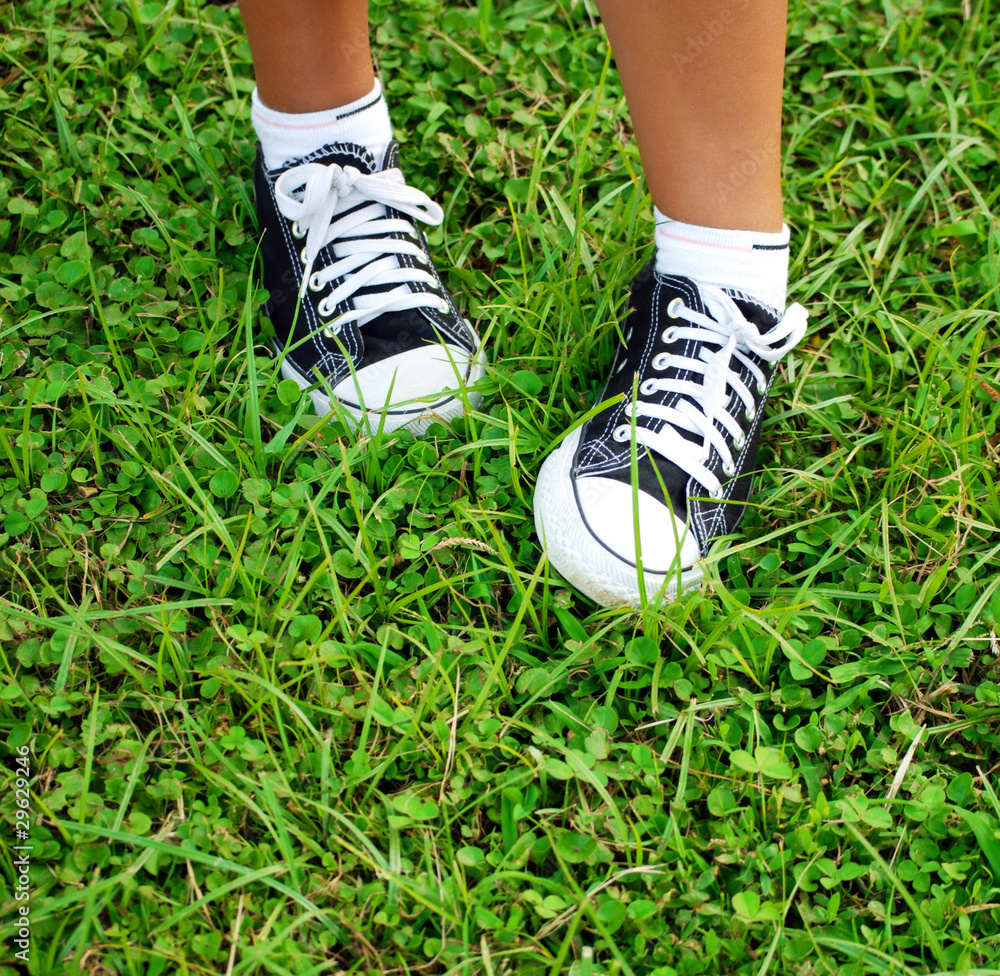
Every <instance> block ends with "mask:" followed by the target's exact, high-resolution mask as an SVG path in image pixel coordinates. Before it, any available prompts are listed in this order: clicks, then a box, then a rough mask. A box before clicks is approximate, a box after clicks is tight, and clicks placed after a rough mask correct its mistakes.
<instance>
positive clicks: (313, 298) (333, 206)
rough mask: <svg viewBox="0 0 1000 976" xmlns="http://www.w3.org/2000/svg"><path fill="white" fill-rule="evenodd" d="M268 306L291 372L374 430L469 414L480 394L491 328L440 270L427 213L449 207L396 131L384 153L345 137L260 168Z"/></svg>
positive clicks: (432, 217)
mask: <svg viewBox="0 0 1000 976" xmlns="http://www.w3.org/2000/svg"><path fill="white" fill-rule="evenodd" d="M254 192H255V196H256V200H257V213H258V216H259V220H260V228H261V230H262V231H263V237H262V240H261V254H262V258H263V264H264V287H265V288H266V289H267V291H268V293H269V296H270V297H269V300H268V302H267V306H266V314H267V315H268V317H269V318H270V320H271V322H272V323H273V325H274V331H275V338H274V345H275V349H276V350H277V352H278V354H279V356H280V357H281V371H282V373H283V374H284V375H285V376H286V377H288V378H290V379H293V380H295V381H296V382H297V383H298V384H299V385H300V386H301V387H302V388H303V389H307V390H309V391H310V395H311V397H312V400H313V404H314V406H315V408H316V411H317V412H318V413H320V414H325V413H327V412H329V411H330V410H331V409H332V404H333V402H334V401H337V402H339V403H340V404H342V405H343V407H344V408H345V410H346V412H347V413H348V415H349V416H350V417H352V418H353V419H354V421H355V423H357V424H367V425H368V427H369V429H370V430H376V429H378V427H379V426H380V425H381V427H382V429H383V430H395V429H396V428H399V427H408V428H410V429H411V430H413V431H414V432H415V433H421V432H423V431H424V430H426V428H427V427H428V425H429V424H430V423H432V422H433V421H434V420H449V419H451V418H453V417H456V416H458V415H460V414H461V413H462V412H463V411H464V410H465V408H466V405H470V406H475V405H476V403H477V402H478V399H479V397H478V396H477V394H476V393H475V392H474V391H473V390H471V389H469V387H470V386H471V385H472V384H473V383H475V381H476V380H477V379H479V378H480V377H481V376H482V375H483V372H484V365H485V360H484V357H483V354H482V352H481V350H480V349H479V339H478V337H477V335H476V333H475V332H474V331H473V329H472V327H471V326H470V325H469V323H468V322H466V321H465V320H464V319H463V318H462V316H461V314H460V313H459V311H458V309H457V308H456V307H455V303H454V301H453V299H452V297H451V295H450V294H449V293H448V290H447V289H446V288H445V286H444V284H443V283H442V281H441V278H440V277H439V276H438V273H437V271H436V270H435V268H434V265H433V264H432V263H431V259H430V256H429V255H428V253H427V242H426V241H425V239H424V236H423V234H422V233H421V232H420V230H419V229H418V227H417V221H420V222H423V223H428V224H439V223H441V221H442V219H443V216H444V214H443V211H442V210H441V208H440V207H439V206H438V205H437V204H436V203H434V201H433V200H431V199H430V198H429V197H428V196H427V195H426V194H424V193H421V192H420V191H419V190H417V189H415V188H414V187H411V186H407V184H406V181H405V179H404V178H403V174H402V172H401V171H400V169H399V163H398V157H397V147H396V143H395V142H392V143H390V145H389V148H388V149H387V150H386V154H385V157H384V159H382V160H380V161H376V160H375V159H374V157H373V156H372V155H371V153H370V152H369V151H368V150H367V149H365V148H363V147H361V146H356V145H350V144H346V143H345V144H334V145H330V146H325V147H324V148H322V149H320V150H318V151H316V152H314V153H311V154H310V155H309V156H305V157H303V158H302V159H299V160H296V161H294V162H293V163H290V164H288V165H286V166H284V167H282V168H280V169H275V170H268V169H267V168H266V167H265V165H264V161H263V156H262V154H261V153H260V152H258V154H257V163H256V167H255V173H254Z"/></svg>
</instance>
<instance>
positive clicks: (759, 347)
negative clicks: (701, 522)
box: [614, 288, 809, 499]
mask: <svg viewBox="0 0 1000 976" xmlns="http://www.w3.org/2000/svg"><path fill="white" fill-rule="evenodd" d="M703 295H704V296H705V298H706V305H707V306H708V308H709V310H710V311H711V312H713V314H714V316H715V317H714V318H713V317H712V316H710V315H706V314H704V313H702V312H696V311H694V310H693V309H690V308H688V307H687V306H686V305H685V304H684V302H683V301H682V299H680V298H675V299H674V300H673V301H672V302H671V303H670V305H669V306H668V309H667V315H668V316H669V317H670V318H672V319H683V321H682V324H678V325H672V326H670V327H669V328H667V329H666V330H665V331H664V333H663V336H662V338H663V341H664V342H665V343H667V344H670V343H672V342H676V341H678V340H681V339H690V340H693V341H695V342H698V343H702V345H701V346H700V347H699V356H700V358H699V359H692V358H690V357H687V356H681V355H676V354H668V353H660V354H658V355H656V356H654V357H653V359H652V367H653V369H655V370H656V371H657V372H664V371H666V370H670V371H671V372H673V373H675V374H676V372H677V371H680V370H688V371H690V372H692V373H696V374H697V373H700V374H701V375H702V381H701V382H700V383H699V382H696V381H694V380H682V379H679V378H677V377H676V375H675V376H672V377H668V376H664V377H650V378H648V379H646V380H643V381H642V383H640V384H639V393H640V395H641V396H644V397H650V396H653V395H654V394H656V393H674V394H681V395H682V396H681V397H680V398H679V399H677V401H676V402H675V403H674V404H673V405H670V406H667V405H664V404H662V403H649V402H646V401H643V400H642V399H637V400H636V401H635V402H634V403H633V404H631V406H627V407H626V415H627V416H631V417H634V418H635V419H636V421H638V419H639V418H640V417H648V418H650V419H653V420H663V421H666V423H665V424H664V425H663V426H662V427H661V429H660V430H658V431H654V430H651V429H650V428H648V427H645V426H640V425H639V424H638V423H636V425H635V439H636V443H637V444H641V445H642V446H644V447H647V448H649V449H650V450H652V451H655V452H656V453H657V454H660V455H662V456H663V457H666V458H669V459H670V460H671V461H673V462H674V464H676V465H677V466H678V467H679V468H680V469H681V470H682V471H685V472H686V473H687V474H689V475H690V476H691V477H693V478H695V479H696V480H697V481H698V482H699V483H700V484H702V485H704V487H705V488H706V489H707V490H708V493H709V495H711V497H712V498H716V499H718V498H721V497H722V482H721V481H720V480H719V478H718V477H717V476H716V475H715V474H714V473H713V472H712V471H711V470H710V469H709V468H708V467H706V464H707V462H708V460H709V458H710V456H711V450H712V448H713V447H714V448H715V450H716V451H717V452H718V454H719V456H720V457H721V458H722V471H723V473H724V474H725V475H726V476H732V475H734V474H735V473H736V464H735V458H734V456H733V452H732V450H731V449H730V445H729V444H727V442H726V439H725V436H724V434H725V433H728V434H729V436H730V438H731V439H732V448H733V449H735V450H736V452H737V454H738V453H739V452H740V451H741V450H742V449H743V447H744V446H745V443H746V439H745V436H744V434H743V430H742V428H741V426H740V423H739V421H737V420H736V418H735V417H734V416H733V415H732V414H731V413H730V412H729V410H727V409H726V403H727V400H728V399H729V398H728V396H727V394H726V388H727V387H731V388H732V390H733V391H734V392H735V393H736V397H737V401H738V402H740V403H742V404H743V407H744V410H745V411H746V418H747V420H748V421H749V422H753V420H754V419H755V417H756V409H755V407H754V401H753V394H752V393H751V391H750V389H749V387H747V385H746V384H745V383H744V382H743V380H742V379H741V378H740V376H739V374H738V373H737V372H736V370H735V369H734V368H733V358H734V357H735V359H736V360H738V362H739V363H741V364H742V365H743V366H745V367H746V368H747V369H748V370H749V372H750V375H751V376H753V378H754V380H755V381H756V385H757V392H758V394H760V395H763V394H764V393H765V392H766V390H767V380H766V377H765V376H764V373H763V371H762V370H761V369H760V368H759V367H758V366H757V364H756V363H755V362H754V361H753V360H752V359H751V358H750V357H749V355H748V353H751V352H752V353H754V354H755V355H757V356H759V357H760V358H761V359H763V360H764V361H765V362H769V363H775V362H777V361H778V360H780V359H781V358H782V357H783V356H784V355H785V354H786V353H787V352H789V351H790V350H792V349H794V348H795V346H797V345H798V343H799V342H800V341H801V340H802V337H803V336H804V335H805V331H806V319H807V318H808V316H809V313H808V312H807V311H806V310H805V308H803V307H802V306H801V305H799V304H797V303H796V304H794V305H790V306H789V307H788V310H787V311H786V312H785V315H784V317H783V318H782V319H781V321H780V322H778V324H777V325H775V326H774V327H773V328H771V329H769V330H768V331H767V333H766V334H761V332H760V330H759V329H758V328H757V326H756V325H754V324H753V323H752V322H749V321H748V320H747V319H746V317H745V316H744V315H743V313H742V312H741V311H740V310H739V308H738V307H737V305H736V303H735V302H734V301H733V300H732V299H731V298H730V297H729V296H728V295H726V294H725V293H724V292H723V291H721V289H707V288H705V289H703ZM704 343H711V344H712V345H716V346H720V347H721V348H719V349H718V350H716V351H712V350H710V349H708V348H706V347H705V345H704ZM688 398H690V399H688ZM733 406H735V404H734V405H733ZM730 409H732V408H730ZM681 430H686V431H688V432H690V433H693V434H695V435H696V437H697V438H698V439H697V440H690V439H688V438H687V437H684V436H683V435H682V434H681V433H680V431H681ZM614 437H615V439H616V440H618V441H627V440H630V439H631V437H632V425H631V424H622V425H621V426H619V427H617V428H616V429H615V431H614Z"/></svg>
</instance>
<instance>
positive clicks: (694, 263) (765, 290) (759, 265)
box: [653, 207, 791, 314]
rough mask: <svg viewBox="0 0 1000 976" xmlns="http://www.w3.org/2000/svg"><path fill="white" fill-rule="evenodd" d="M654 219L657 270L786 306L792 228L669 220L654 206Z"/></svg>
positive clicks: (775, 307)
mask: <svg viewBox="0 0 1000 976" xmlns="http://www.w3.org/2000/svg"><path fill="white" fill-rule="evenodd" d="M653 214H654V216H655V219H656V270H657V271H659V272H660V273H662V274H673V275H681V276H682V277H685V278H691V279H692V280H694V281H697V282H700V283H703V284H709V285H715V286H717V287H720V288H726V289H730V290H736V291H741V292H746V293H747V294H749V295H751V296H753V297H755V298H756V299H757V300H758V301H760V302H762V303H764V304H765V305H769V306H770V307H772V308H774V309H777V311H778V313H779V314H781V313H783V312H784V310H785V302H786V298H787V290H788V254H789V240H790V237H791V233H790V231H789V228H788V225H787V224H784V225H782V228H781V230H780V231H779V232H778V233H775V234H769V233H765V232H762V231H750V230H726V229H724V228H718V227H701V226H699V225H697V224H686V223H684V222H683V221H679V220H671V218H670V217H667V216H666V215H665V214H663V213H661V212H660V210H658V209H657V208H656V207H654V208H653Z"/></svg>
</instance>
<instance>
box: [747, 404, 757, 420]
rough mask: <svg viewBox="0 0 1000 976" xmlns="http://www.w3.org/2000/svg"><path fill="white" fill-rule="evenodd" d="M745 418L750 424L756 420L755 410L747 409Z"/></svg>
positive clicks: (753, 408)
mask: <svg viewBox="0 0 1000 976" xmlns="http://www.w3.org/2000/svg"><path fill="white" fill-rule="evenodd" d="M746 418H747V420H748V421H749V422H750V423H753V422H754V421H755V420H756V419H757V408H756V407H753V406H750V407H747V412H746Z"/></svg>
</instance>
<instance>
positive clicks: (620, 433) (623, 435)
mask: <svg viewBox="0 0 1000 976" xmlns="http://www.w3.org/2000/svg"><path fill="white" fill-rule="evenodd" d="M611 436H612V437H613V438H614V439H615V440H616V441H618V443H619V444H623V443H624V442H625V441H627V440H631V439H632V428H631V427H629V426H628V424H622V425H621V426H620V427H616V428H615V432H614V433H613V434H612V435H611Z"/></svg>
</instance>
